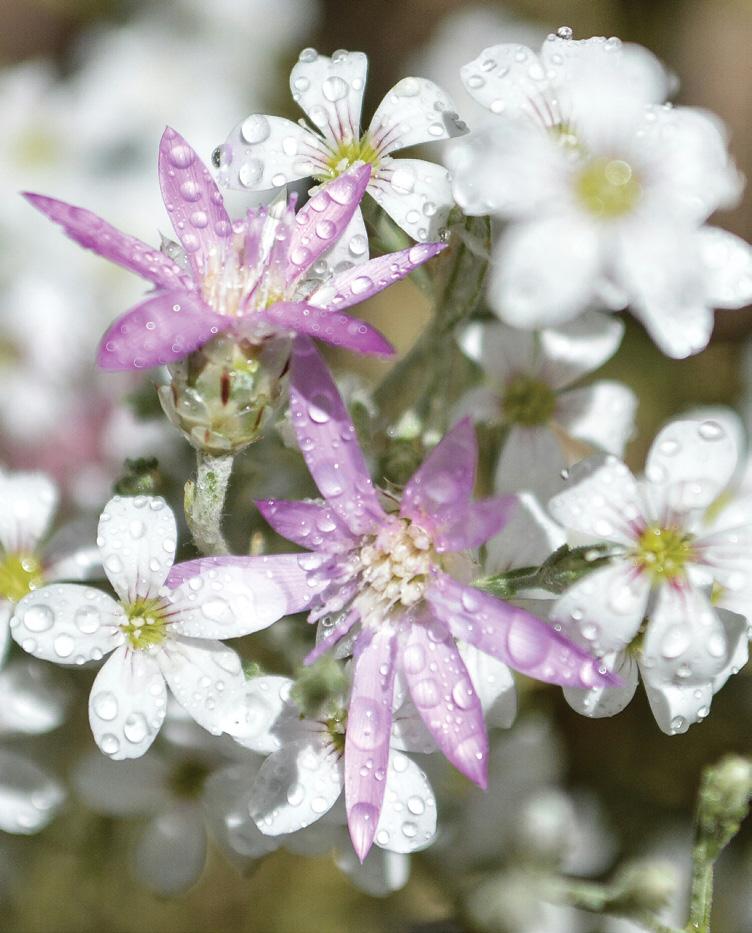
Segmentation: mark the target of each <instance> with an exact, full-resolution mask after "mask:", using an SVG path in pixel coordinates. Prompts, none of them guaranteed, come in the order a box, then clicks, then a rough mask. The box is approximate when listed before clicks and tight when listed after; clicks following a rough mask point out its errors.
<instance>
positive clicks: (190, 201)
mask: <svg viewBox="0 0 752 933" xmlns="http://www.w3.org/2000/svg"><path fill="white" fill-rule="evenodd" d="M370 172H371V169H370V167H369V166H368V165H356V166H355V167H353V168H352V169H351V170H350V171H348V172H346V173H344V174H343V175H341V176H340V177H338V178H336V179H334V180H333V181H332V182H331V183H330V184H328V185H326V186H325V187H323V188H322V189H320V190H319V191H318V193H317V194H316V195H315V196H314V197H312V198H311V200H310V201H308V203H307V204H306V205H305V206H304V207H303V208H301V210H299V211H298V212H297V213H295V210H294V201H292V200H291V201H290V202H289V203H287V204H281V205H278V206H275V207H273V208H272V209H267V208H261V209H259V210H255V211H248V214H247V217H246V219H245V220H239V221H235V222H234V223H233V222H232V221H231V220H230V217H229V215H228V213H227V211H226V210H225V207H224V204H223V201H222V195H221V194H220V191H219V189H218V188H217V185H216V184H215V182H214V179H213V178H212V176H211V174H210V172H209V169H208V168H207V167H206V166H205V165H204V164H203V162H202V161H201V160H200V159H199V157H198V156H197V155H196V153H195V152H194V150H193V149H192V148H191V147H190V146H189V145H188V143H187V142H186V141H185V140H184V139H183V137H182V136H180V135H179V134H178V133H176V132H175V131H174V130H172V129H170V128H169V127H168V128H167V129H166V130H165V132H164V134H163V136H162V140H161V142H160V146H159V181H160V185H161V188H162V196H163V198H164V202H165V207H166V208H167V210H168V212H169V213H170V216H171V218H172V222H173V226H174V228H175V232H176V234H177V237H178V239H179V240H180V244H181V247H182V248H180V249H176V250H173V251H171V252H172V253H173V255H172V256H168V255H167V254H166V253H164V252H161V251H159V250H155V249H152V247H150V246H149V245H147V244H146V243H143V242H142V241H141V240H138V239H136V238H135V237H131V236H128V235H127V234H124V233H121V232H120V231H118V230H116V229H115V228H114V227H111V226H110V225H109V224H108V223H106V222H105V221H104V220H102V218H101V217H98V216H97V215H96V214H93V213H91V212H90V211H87V210H84V209H83V208H80V207H74V206H73V205H71V204H66V203H64V202H62V201H56V200H54V199H53V198H48V197H44V196H43V195H39V194H26V197H27V199H28V200H29V201H30V202H31V203H32V204H33V205H34V206H35V207H37V208H38V209H39V210H40V211H42V213H44V214H46V215H47V216H48V217H49V218H50V219H51V220H54V221H55V222H56V223H59V224H60V225H61V226H62V227H63V229H64V230H65V232H66V233H67V234H68V236H70V237H71V238H72V239H74V240H76V242H77V243H80V244H81V245H82V246H84V247H86V248H87V249H91V250H93V251H94V252H95V253H98V254H99V255H100V256H104V257H105V258H106V259H110V260H112V261H113V262H116V263H117V264H118V265H121V266H124V267H125V268H126V269H130V270H131V271H132V272H136V273H137V274H138V275H141V276H143V277H144V278H146V279H147V280H148V281H150V282H151V283H152V284H153V285H154V286H155V287H156V292H155V293H154V294H152V295H150V296H149V297H148V298H146V299H145V300H144V301H142V302H141V303H140V304H138V305H136V307H134V308H132V309H131V310H130V311H127V312H126V313H125V314H124V315H123V316H122V317H120V318H119V319H118V320H116V321H115V323H114V324H113V325H112V326H111V327H110V328H109V330H108V331H107V332H106V334H105V335H104V337H103V338H102V342H101V345H100V348H99V354H98V363H99V366H101V367H102V368H103V369H110V370H125V369H143V368H148V367H152V366H159V365H164V364H167V363H173V362H176V361H177V360H180V359H183V358H184V357H185V356H187V355H188V354H189V353H192V352H193V351H194V350H197V349H198V348H199V347H201V346H203V345H204V344H205V343H207V342H208V341H209V340H211V339H212V338H213V337H214V336H216V335H217V334H218V333H220V332H228V331H229V332H232V333H234V334H236V335H237V336H239V337H243V338H245V339H249V340H251V341H253V342H261V341H263V340H265V339H266V338H268V337H272V336H279V335H281V334H287V335H289V334H296V333H298V334H310V335H311V336H313V337H316V338H318V339H320V340H324V341H326V342H327V343H333V344H336V345H338V346H344V347H347V348H348V349H351V350H355V351H356V352H358V353H375V354H390V353H392V352H393V351H392V347H391V345H390V344H389V343H388V341H387V340H385V338H384V337H383V336H382V335H381V334H380V333H378V331H376V330H374V329H373V328H371V327H369V326H368V325H367V324H364V323H363V322H362V321H359V320H357V319H355V318H352V317H350V316H349V315H347V314H343V313H342V311H343V310H344V309H345V308H349V307H350V306H351V305H354V304H357V303H358V302H360V301H364V300H365V299H366V298H369V297H370V296H371V295H374V294H375V293H376V292H379V291H381V290H382V289H384V288H386V287H387V286H388V285H390V284H391V283H392V282H394V281H396V280H398V279H401V278H403V277H404V276H406V275H408V274H409V273H410V272H412V270H413V269H415V268H416V267H417V266H419V265H421V264H422V263H424V262H425V261H426V260H427V259H430V258H431V257H432V256H435V255H436V253H438V252H439V251H440V250H441V249H443V248H444V244H442V243H430V244H420V245H416V246H413V247H411V248H410V249H405V250H401V251H399V252H396V253H389V254H387V255H385V256H380V257H379V258H378V259H373V260H371V261H370V262H368V263H364V264H362V265H361V266H359V267H358V269H357V270H355V269H352V270H348V271H345V272H341V273H339V274H337V275H333V276H331V277H329V278H326V279H323V280H322V278H321V275H320V272H319V269H318V266H319V264H320V260H321V257H322V256H323V255H324V254H326V253H327V252H328V251H329V250H331V248H332V247H333V246H334V245H335V244H336V243H337V241H338V239H339V238H340V236H341V235H342V233H343V232H344V230H345V228H346V227H347V225H348V224H349V222H350V220H351V218H352V216H353V214H354V212H355V211H356V210H357V208H358V205H359V203H360V200H361V198H362V196H363V193H364V191H365V189H366V186H367V185H368V179H369V177H370ZM278 208H279V209H278Z"/></svg>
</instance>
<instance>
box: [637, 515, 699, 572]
mask: <svg viewBox="0 0 752 933" xmlns="http://www.w3.org/2000/svg"><path fill="white" fill-rule="evenodd" d="M693 558H694V549H693V547H692V536H691V535H686V534H682V533H681V532H680V531H677V530H676V529H675V528H659V527H656V526H651V527H650V528H646V529H645V531H643V532H642V534H641V535H640V538H639V540H638V542H637V548H636V550H635V554H634V559H635V563H636V564H637V566H638V567H639V568H640V570H642V571H644V572H645V573H647V574H648V576H649V577H650V578H651V580H652V581H653V583H665V582H670V581H672V580H676V579H677V578H678V577H681V576H683V575H684V573H685V570H686V565H687V563H688V562H689V561H691V560H692V559H693Z"/></svg>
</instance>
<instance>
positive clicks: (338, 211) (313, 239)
mask: <svg viewBox="0 0 752 933" xmlns="http://www.w3.org/2000/svg"><path fill="white" fill-rule="evenodd" d="M370 177H371V166H370V165H358V166H356V167H355V168H351V169H349V170H348V171H347V172H344V173H343V174H342V175H340V176H338V177H337V178H335V179H333V180H332V181H329V182H327V183H326V184H325V185H322V186H321V187H320V188H319V189H318V191H317V192H316V193H315V194H314V195H313V197H312V198H310V200H309V201H307V202H306V204H304V205H303V207H301V209H300V210H299V211H298V213H297V214H296V215H295V223H294V225H293V228H292V235H291V237H290V252H289V263H290V265H289V267H288V270H287V282H288V283H290V282H294V281H295V280H296V279H298V278H300V277H301V276H302V275H304V274H305V273H306V272H307V271H308V269H310V268H311V266H313V265H314V264H315V263H316V262H317V261H318V259H319V258H320V257H321V256H322V255H323V254H324V253H326V252H327V251H328V250H329V249H331V247H332V246H333V244H334V243H336V242H337V240H339V238H340V237H341V236H342V235H343V233H344V232H345V230H346V229H347V227H348V225H349V223H350V221H351V220H352V218H353V215H354V214H355V211H356V210H358V207H359V205H360V201H361V199H362V197H363V195H364V193H365V190H366V187H367V185H368V180H369V178H370Z"/></svg>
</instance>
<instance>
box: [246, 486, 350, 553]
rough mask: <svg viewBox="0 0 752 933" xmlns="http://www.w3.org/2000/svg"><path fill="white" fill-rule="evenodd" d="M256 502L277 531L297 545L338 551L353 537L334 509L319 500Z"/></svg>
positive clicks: (344, 548) (267, 500)
mask: <svg viewBox="0 0 752 933" xmlns="http://www.w3.org/2000/svg"><path fill="white" fill-rule="evenodd" d="M256 505H257V507H258V510H259V512H261V514H262V515H263V516H264V518H265V519H266V520H267V522H268V523H269V524H270V525H271V526H272V528H273V529H274V530H275V531H276V532H277V534H279V535H282V537H283V538H287V540H288V541H294V542H295V544H299V545H300V546H301V547H307V548H310V549H311V550H320V551H332V552H334V553H338V552H339V551H343V550H347V549H348V548H351V547H352V546H353V544H354V542H355V540H356V539H355V537H354V536H353V535H352V534H351V533H350V530H349V529H348V527H347V525H345V523H344V522H343V521H342V519H341V518H340V517H339V515H337V513H336V512H335V511H334V509H332V508H331V507H330V506H327V505H324V504H323V503H320V502H302V501H301V502H290V501H287V500H283V499H261V500H257V502H256Z"/></svg>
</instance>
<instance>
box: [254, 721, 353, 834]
mask: <svg viewBox="0 0 752 933" xmlns="http://www.w3.org/2000/svg"><path fill="white" fill-rule="evenodd" d="M341 793H342V760H341V758H340V757H339V755H337V754H336V753H335V752H334V750H333V749H330V748H328V747H327V746H326V745H325V744H323V743H320V742H319V741H318V739H317V738H313V739H308V740H305V739H301V740H299V741H297V742H291V743H289V744H288V745H285V746H283V747H282V748H280V749H279V751H276V752H274V753H273V754H272V755H270V756H269V757H268V758H267V759H266V761H265V762H264V763H263V764H262V765H261V767H260V768H259V772H258V774H257V775H256V780H255V781H254V782H253V787H252V789H251V794H250V801H249V808H250V813H251V817H252V818H253V820H254V821H255V823H256V825H257V826H258V828H259V829H260V830H261V832H262V833H264V834H265V835H267V836H279V835H281V834H283V833H294V832H297V831H298V830H299V829H305V827H306V826H309V825H310V824H311V823H315V822H316V820H318V819H320V818H321V817H322V816H323V815H324V814H325V813H326V812H327V811H328V810H330V809H331V808H332V807H333V806H334V804H335V803H336V801H337V798H338V797H339V795H340V794H341Z"/></svg>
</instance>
